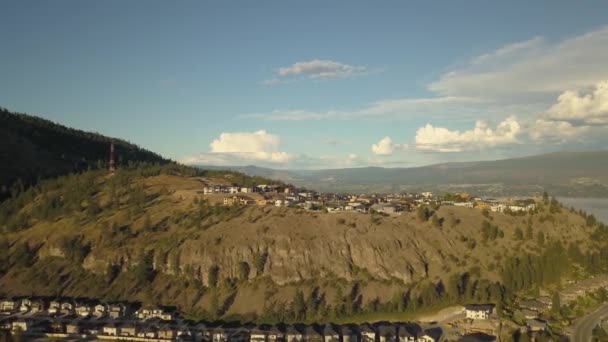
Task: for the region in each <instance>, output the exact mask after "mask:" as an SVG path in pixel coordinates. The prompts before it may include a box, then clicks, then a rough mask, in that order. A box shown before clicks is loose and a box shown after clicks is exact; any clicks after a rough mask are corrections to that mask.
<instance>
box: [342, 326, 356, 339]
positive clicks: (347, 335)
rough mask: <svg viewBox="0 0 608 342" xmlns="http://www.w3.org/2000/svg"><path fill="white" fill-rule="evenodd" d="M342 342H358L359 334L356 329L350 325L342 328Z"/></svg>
mask: <svg viewBox="0 0 608 342" xmlns="http://www.w3.org/2000/svg"><path fill="white" fill-rule="evenodd" d="M342 342H359V334H357V329H356V327H354V326H352V325H343V326H342Z"/></svg>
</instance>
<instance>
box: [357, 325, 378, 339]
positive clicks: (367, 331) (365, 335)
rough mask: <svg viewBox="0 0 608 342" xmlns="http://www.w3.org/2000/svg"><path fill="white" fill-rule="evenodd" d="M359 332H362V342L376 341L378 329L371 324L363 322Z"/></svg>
mask: <svg viewBox="0 0 608 342" xmlns="http://www.w3.org/2000/svg"><path fill="white" fill-rule="evenodd" d="M359 332H360V333H361V341H362V342H375V341H376V331H375V330H374V329H373V328H372V327H371V326H370V325H369V324H362V325H361V326H360V327H359Z"/></svg>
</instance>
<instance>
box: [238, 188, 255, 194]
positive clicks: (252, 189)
mask: <svg viewBox="0 0 608 342" xmlns="http://www.w3.org/2000/svg"><path fill="white" fill-rule="evenodd" d="M241 192H242V193H245V194H250V193H252V192H254V188H249V187H242V188H241Z"/></svg>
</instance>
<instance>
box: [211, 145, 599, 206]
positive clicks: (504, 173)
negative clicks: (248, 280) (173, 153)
mask: <svg viewBox="0 0 608 342" xmlns="http://www.w3.org/2000/svg"><path fill="white" fill-rule="evenodd" d="M200 167H202V168H210V169H231V170H235V171H240V172H243V173H245V174H248V175H252V176H263V177H267V178H274V179H280V180H282V181H285V182H288V183H293V184H295V185H298V186H304V187H309V188H313V189H315V190H319V191H331V192H349V193H374V192H389V191H390V192H400V191H419V190H429V191H435V192H448V191H468V192H472V193H476V194H480V195H486V196H497V197H499V196H514V195H534V194H540V193H542V192H543V191H548V192H550V193H552V194H555V195H559V196H572V197H579V196H580V197H608V150H602V151H588V152H555V153H548V154H542V155H537V156H531V157H523V158H512V159H503V160H494V161H477V162H452V163H443V164H435V165H428V166H422V167H411V168H382V167H363V168H347V169H328V170H275V169H270V168H262V167H257V166H226V167H217V166H206V165H205V166H200Z"/></svg>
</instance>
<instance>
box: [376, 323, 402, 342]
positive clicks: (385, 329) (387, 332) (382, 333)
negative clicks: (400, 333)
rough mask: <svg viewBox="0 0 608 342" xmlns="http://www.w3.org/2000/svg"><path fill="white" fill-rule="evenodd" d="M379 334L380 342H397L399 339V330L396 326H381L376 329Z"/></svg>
mask: <svg viewBox="0 0 608 342" xmlns="http://www.w3.org/2000/svg"><path fill="white" fill-rule="evenodd" d="M376 331H377V332H378V340H379V341H380V342H395V340H396V337H397V328H396V327H395V325H393V324H391V323H389V324H381V325H378V326H377V328H376Z"/></svg>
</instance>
